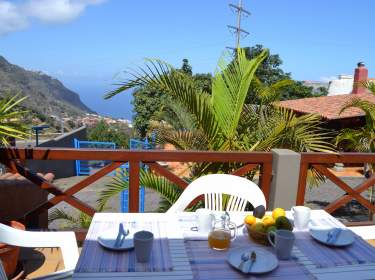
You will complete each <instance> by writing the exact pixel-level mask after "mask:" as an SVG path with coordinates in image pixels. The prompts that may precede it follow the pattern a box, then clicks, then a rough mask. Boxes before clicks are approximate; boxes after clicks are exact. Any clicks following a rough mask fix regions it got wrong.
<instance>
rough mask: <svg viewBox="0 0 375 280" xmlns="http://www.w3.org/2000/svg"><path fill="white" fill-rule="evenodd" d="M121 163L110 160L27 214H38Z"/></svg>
mask: <svg viewBox="0 0 375 280" xmlns="http://www.w3.org/2000/svg"><path fill="white" fill-rule="evenodd" d="M122 164H123V163H122V162H112V163H110V164H108V165H106V166H105V167H103V168H102V169H100V170H98V171H97V172H95V173H94V174H92V175H90V176H88V177H86V178H85V179H83V180H82V181H80V182H78V183H77V184H75V185H73V186H72V187H70V188H69V189H67V190H66V191H64V192H63V193H64V195H65V196H63V195H56V196H55V197H53V198H51V199H50V200H48V201H46V202H44V203H43V204H41V205H39V206H38V207H37V208H36V209H34V210H32V211H30V212H28V213H27V215H28V216H34V215H39V214H41V213H42V212H44V211H46V210H48V209H50V208H52V207H54V206H55V205H56V204H58V203H60V202H61V201H64V199H65V198H66V197H67V196H73V195H74V194H75V193H77V192H79V191H80V190H82V189H84V188H85V187H87V186H88V185H90V184H92V183H93V182H95V181H97V180H98V179H100V178H102V177H103V176H105V175H106V174H108V173H109V172H111V171H113V170H115V169H116V168H118V167H120V166H121V165H122Z"/></svg>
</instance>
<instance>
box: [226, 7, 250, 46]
mask: <svg viewBox="0 0 375 280" xmlns="http://www.w3.org/2000/svg"><path fill="white" fill-rule="evenodd" d="M229 7H230V8H231V9H233V11H234V12H235V13H236V14H237V26H233V25H227V26H228V29H229V31H230V32H231V33H233V34H235V35H236V47H235V48H233V47H227V48H228V49H232V50H236V49H238V48H239V47H240V40H241V37H242V38H244V37H246V36H247V35H249V34H250V33H249V32H247V31H246V30H244V29H242V28H241V23H242V18H243V17H248V16H249V15H250V12H249V11H247V10H245V9H244V8H243V6H242V0H239V2H238V5H234V4H229Z"/></svg>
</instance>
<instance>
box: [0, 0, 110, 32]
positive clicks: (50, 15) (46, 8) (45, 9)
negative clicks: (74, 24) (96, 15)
mask: <svg viewBox="0 0 375 280" xmlns="http://www.w3.org/2000/svg"><path fill="white" fill-rule="evenodd" d="M105 1H106V0H24V1H23V2H18V3H17V4H14V3H12V2H10V1H5V0H0V35H4V34H6V33H10V32H14V31H17V30H20V29H23V28H25V27H27V26H28V25H29V23H30V19H32V18H34V19H37V20H39V21H41V22H43V23H54V24H61V23H66V22H70V21H72V20H74V19H76V18H78V17H79V16H80V15H81V14H82V13H83V12H84V11H85V10H86V8H87V7H88V6H90V5H99V4H101V3H103V2H105Z"/></svg>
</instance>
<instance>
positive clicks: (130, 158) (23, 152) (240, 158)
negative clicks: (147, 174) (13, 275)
mask: <svg viewBox="0 0 375 280" xmlns="http://www.w3.org/2000/svg"><path fill="white" fill-rule="evenodd" d="M297 156H298V154H297ZM26 160H43V161H48V160H105V161H111V163H110V164H108V165H107V166H105V167H103V168H102V169H100V170H99V171H97V172H96V173H94V174H92V175H90V176H88V177H85V178H84V179H83V180H82V181H80V182H78V183H76V184H75V185H73V186H72V187H70V188H69V189H67V190H65V191H62V190H61V189H60V188H58V187H57V186H55V185H54V184H52V183H49V182H47V181H46V180H44V179H43V178H41V177H40V176H38V175H37V174H36V173H35V172H33V171H32V170H29V169H28V168H26V167H25V166H24V162H25V161H26ZM0 162H2V163H3V164H5V165H6V166H7V167H8V168H9V169H10V170H11V171H12V172H18V173H20V174H21V175H23V176H24V177H26V178H28V179H29V180H30V181H32V182H33V183H35V184H36V185H37V186H39V187H40V188H42V189H44V190H46V191H48V192H49V193H51V194H53V195H54V197H53V198H51V199H49V200H48V201H46V202H44V203H43V204H42V205H39V206H38V207H37V208H35V209H32V210H31V211H30V212H28V213H27V214H26V216H25V217H26V220H33V218H35V217H37V216H38V215H39V214H41V213H42V212H44V211H47V210H48V209H50V208H52V207H54V206H55V205H57V204H59V203H61V202H63V201H65V202H66V203H68V204H70V205H71V206H73V207H74V208H77V209H79V210H81V211H83V212H84V213H86V214H88V215H90V216H93V215H94V213H95V209H94V208H93V207H91V206H90V205H88V204H87V203H85V202H84V201H81V200H80V199H78V198H77V197H76V196H75V194H76V193H77V192H79V191H81V190H82V189H84V188H87V187H89V185H90V184H92V183H93V182H95V181H97V180H98V179H100V178H101V177H103V176H105V175H106V174H108V173H110V172H112V171H113V170H115V169H116V168H118V167H120V166H121V165H123V164H124V163H126V162H128V163H129V211H130V212H138V209H139V195H138V194H139V191H138V190H139V174H140V164H141V163H142V164H146V165H148V166H149V167H150V169H151V170H152V171H153V172H155V173H157V174H159V175H161V176H164V177H166V178H167V179H168V180H170V181H171V182H173V183H175V184H177V185H178V186H180V187H181V188H182V189H184V188H185V187H186V186H187V185H188V182H186V181H185V180H184V179H182V178H180V177H178V176H177V175H175V174H174V173H172V172H171V171H170V170H168V169H167V168H165V167H163V166H161V165H160V164H159V163H158V162H184V163H204V162H206V163H210V162H217V163H237V164H238V166H240V167H239V168H238V169H236V170H233V171H232V174H235V175H238V176H244V175H246V174H248V173H249V172H252V171H255V170H257V171H259V186H260V188H261V189H262V191H263V193H264V195H265V197H266V200H267V202H269V200H270V199H273V200H275V199H276V200H277V198H275V197H272V198H270V193H271V185H272V186H275V185H276V184H275V182H272V184H271V181H272V167H273V164H274V165H275V164H277V163H275V162H276V161H275V162H274V163H273V153H272V152H209V151H161V150H147V151H146V150H144V151H129V150H98V149H63V148H35V149H14V148H1V149H0ZM334 163H344V164H348V163H350V164H364V163H375V154H373V153H372V154H371V153H369V154H364V153H339V154H325V153H301V159H300V170H299V171H298V168H295V169H296V171H295V172H299V181H298V182H297V181H295V182H289V183H288V184H285V186H284V185H283V186H282V187H283V188H289V187H291V188H295V187H296V186H297V184H298V189H296V190H295V191H294V193H296V200H295V201H296V204H297V205H303V204H304V201H305V192H306V185H307V183H306V179H307V174H308V169H309V168H311V167H314V168H315V169H316V170H317V171H319V172H320V173H321V174H322V175H324V176H325V177H326V178H328V179H329V180H331V181H332V182H333V183H335V184H336V185H337V186H338V187H340V188H341V189H342V190H344V191H345V193H346V194H345V195H344V196H342V197H340V198H339V199H337V200H335V201H333V202H332V203H330V204H329V205H328V206H327V207H326V208H325V210H326V211H327V212H329V213H332V212H333V211H335V210H337V209H338V208H339V207H341V206H342V205H344V204H346V203H347V202H349V201H351V200H352V199H355V200H356V201H358V202H359V203H360V204H362V205H363V206H364V207H365V208H367V209H368V210H369V211H372V212H375V206H374V205H373V204H372V203H371V202H370V201H369V200H368V199H366V198H365V197H364V196H362V195H361V193H362V192H364V191H365V190H367V189H369V188H370V187H371V186H373V185H374V184H375V175H372V177H371V178H369V179H367V180H366V181H364V182H363V183H361V184H360V185H359V186H357V187H355V188H353V189H352V188H351V187H350V186H349V185H348V184H346V183H345V182H344V181H343V180H342V179H340V178H339V177H337V176H336V175H335V174H334V173H333V172H332V171H331V170H330V169H329V168H328V167H331V166H332V165H333V164H334ZM297 166H298V165H297ZM36 171H37V170H36ZM297 175H298V173H297ZM288 176H289V174H288ZM290 177H293V176H290ZM295 177H296V178H298V176H295ZM275 181H276V180H275ZM281 195H283V193H281ZM293 201H294V198H293V200H292V203H293ZM273 202H275V201H273ZM273 204H274V205H278V203H277V201H276V203H273Z"/></svg>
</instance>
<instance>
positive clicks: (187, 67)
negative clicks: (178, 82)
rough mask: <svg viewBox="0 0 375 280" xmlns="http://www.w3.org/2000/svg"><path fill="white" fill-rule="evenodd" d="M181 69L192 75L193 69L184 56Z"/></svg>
mask: <svg viewBox="0 0 375 280" xmlns="http://www.w3.org/2000/svg"><path fill="white" fill-rule="evenodd" d="M181 71H182V72H183V73H185V74H187V75H190V76H192V75H193V69H192V67H191V66H190V64H189V60H188V59H187V58H184V59H183V60H182V67H181Z"/></svg>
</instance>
